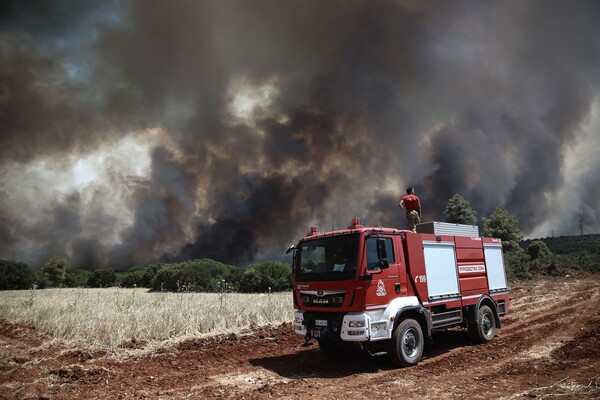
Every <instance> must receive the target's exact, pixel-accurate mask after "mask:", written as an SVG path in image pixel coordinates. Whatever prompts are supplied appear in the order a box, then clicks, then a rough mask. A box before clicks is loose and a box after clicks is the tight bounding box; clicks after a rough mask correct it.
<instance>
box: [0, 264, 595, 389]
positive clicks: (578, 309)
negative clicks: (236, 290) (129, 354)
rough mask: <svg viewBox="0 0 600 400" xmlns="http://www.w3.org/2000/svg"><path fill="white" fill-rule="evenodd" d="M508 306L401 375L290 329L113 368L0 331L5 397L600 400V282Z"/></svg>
mask: <svg viewBox="0 0 600 400" xmlns="http://www.w3.org/2000/svg"><path fill="white" fill-rule="evenodd" d="M511 298H512V300H511V301H512V308H511V310H510V312H509V314H508V315H507V316H505V317H504V318H503V319H502V324H503V325H502V328H501V329H499V331H498V336H497V337H496V338H495V339H494V340H493V341H492V342H491V343H489V344H487V345H474V344H472V343H471V342H470V341H469V338H468V335H467V334H466V333H464V332H463V331H460V330H450V331H445V332H440V333H438V334H436V335H435V337H434V341H435V343H434V344H433V345H431V346H429V347H428V348H426V352H425V355H424V358H423V360H422V361H421V363H420V364H419V365H418V366H416V367H413V368H408V369H396V368H393V367H392V366H391V365H390V364H389V363H388V362H387V360H386V358H385V357H370V356H368V355H364V354H359V355H353V356H349V357H346V358H341V359H331V358H327V357H325V356H323V355H321V354H320V352H319V350H318V348H317V345H316V344H315V345H313V346H310V347H302V343H303V339H302V338H300V337H298V336H297V335H295V334H294V333H293V332H292V331H291V327H290V326H289V325H287V326H280V327H270V328H259V329H256V330H253V331H251V332H245V333H242V334H238V335H229V336H220V337H213V338H208V339H195V340H190V341H186V342H183V343H181V344H180V345H178V346H177V347H176V348H174V349H172V350H167V351H164V352H162V353H160V354H154V355H152V356H147V357H137V358H128V359H122V358H120V359H117V358H114V357H110V356H107V355H103V354H101V353H90V352H86V351H83V350H73V349H66V348H64V347H60V346H59V345H56V344H54V343H53V342H52V341H51V338H48V337H44V336H43V335H41V334H39V333H38V332H36V331H35V330H33V329H31V328H29V327H25V326H21V325H15V324H10V323H7V322H6V321H3V323H2V326H1V328H0V350H1V352H0V398H6V399H25V398H35V399H44V398H48V399H54V398H56V399H75V398H98V399H105V398H106V399H116V398H119V399H127V398H169V399H170V398H176V399H178V398H200V399H203V398H236V399H259V398H260V399H263V398H277V399H280V398H288V399H292V398H294V399H295V398H307V397H311V396H315V397H316V398H319V399H340V398H346V399H359V398H361V399H364V398H376V399H387V398H403V399H417V398H418V399H455V398H468V399H477V398H481V399H483V398H485V399H490V398H491V399H495V398H504V399H519V398H560V399H569V398H573V399H575V398H577V399H582V398H584V399H586V398H587V399H599V398H600V277H597V276H596V277H591V278H589V277H588V278H577V279H574V278H571V277H568V278H561V279H552V280H549V279H543V280H533V281H529V282H517V283H513V285H512V291H511Z"/></svg>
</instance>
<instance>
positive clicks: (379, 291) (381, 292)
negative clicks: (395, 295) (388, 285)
mask: <svg viewBox="0 0 600 400" xmlns="http://www.w3.org/2000/svg"><path fill="white" fill-rule="evenodd" d="M375 294H376V295H377V296H385V295H386V294H387V292H386V291H385V284H384V283H383V281H382V280H381V279H380V280H379V282H377V291H376V292H375Z"/></svg>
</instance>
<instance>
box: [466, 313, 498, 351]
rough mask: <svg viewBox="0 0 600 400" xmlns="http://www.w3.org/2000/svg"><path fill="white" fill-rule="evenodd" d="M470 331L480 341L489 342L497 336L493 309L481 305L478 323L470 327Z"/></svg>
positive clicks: (474, 338)
mask: <svg viewBox="0 0 600 400" xmlns="http://www.w3.org/2000/svg"><path fill="white" fill-rule="evenodd" d="M469 333H470V334H471V337H472V338H473V340H475V341H476V342H478V343H487V342H489V341H490V340H492V339H493V338H494V336H496V318H495V317H494V313H493V312H492V309H491V308H489V307H488V306H481V307H480V308H479V312H478V313H477V324H475V325H471V326H470V327H469Z"/></svg>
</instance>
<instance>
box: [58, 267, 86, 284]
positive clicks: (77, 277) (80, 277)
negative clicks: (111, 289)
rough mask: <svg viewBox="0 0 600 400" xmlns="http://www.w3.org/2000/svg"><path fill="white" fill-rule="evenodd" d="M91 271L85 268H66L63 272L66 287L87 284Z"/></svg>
mask: <svg viewBox="0 0 600 400" xmlns="http://www.w3.org/2000/svg"><path fill="white" fill-rule="evenodd" d="M90 275H92V273H91V272H90V271H88V270H86V269H68V270H67V273H66V274H65V281H64V285H65V286H66V287H83V286H85V285H87V283H88V279H90Z"/></svg>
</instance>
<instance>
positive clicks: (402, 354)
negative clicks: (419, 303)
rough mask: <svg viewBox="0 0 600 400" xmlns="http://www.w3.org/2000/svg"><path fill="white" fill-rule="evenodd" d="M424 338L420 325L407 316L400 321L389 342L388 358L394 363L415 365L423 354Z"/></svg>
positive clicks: (405, 365)
mask: <svg viewBox="0 0 600 400" xmlns="http://www.w3.org/2000/svg"><path fill="white" fill-rule="evenodd" d="M424 344H425V340H424V337H423V330H422V329H421V325H419V323H418V322H417V321H415V320H414V319H411V318H408V319H405V320H404V321H402V322H400V324H399V325H398V327H397V328H396V330H395V331H394V334H393V335H392V340H391V341H390V343H389V348H388V353H387V354H388V359H389V360H390V361H391V362H392V364H394V365H398V366H401V367H412V366H413V365H417V364H418V363H419V361H420V360H421V356H422V355H423V347H424Z"/></svg>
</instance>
